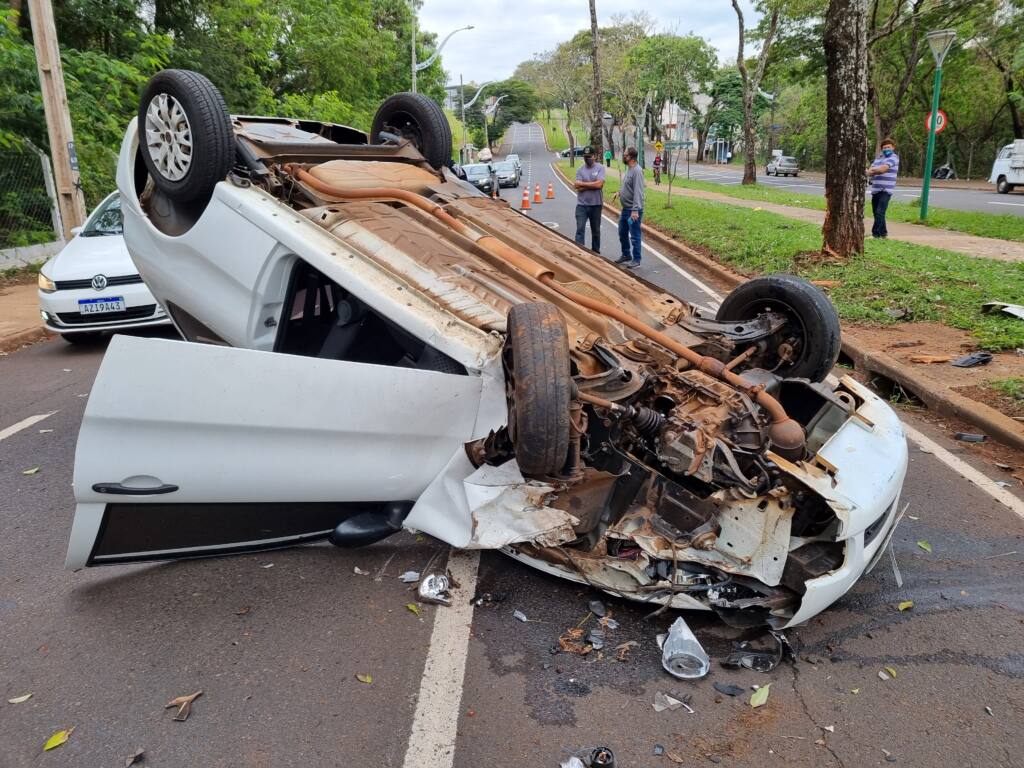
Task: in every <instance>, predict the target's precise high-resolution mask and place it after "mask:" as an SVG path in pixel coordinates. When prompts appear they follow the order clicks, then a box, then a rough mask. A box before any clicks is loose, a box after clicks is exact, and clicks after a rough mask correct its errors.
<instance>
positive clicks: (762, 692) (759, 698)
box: [750, 683, 772, 709]
mask: <svg viewBox="0 0 1024 768" xmlns="http://www.w3.org/2000/svg"><path fill="white" fill-rule="evenodd" d="M771 687H772V684H771V683H768V685H766V686H764V687H762V688H758V689H757V690H756V691H754V692H753V694H751V696H750V706H751V707H753V708H754V709H757V708H758V707H763V706H764V705H765V704H766V703H767V702H768V691H769V689H770V688H771Z"/></svg>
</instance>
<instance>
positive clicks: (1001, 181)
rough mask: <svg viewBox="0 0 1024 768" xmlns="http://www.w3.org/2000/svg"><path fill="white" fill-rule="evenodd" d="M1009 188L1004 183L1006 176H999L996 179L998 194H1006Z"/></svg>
mask: <svg viewBox="0 0 1024 768" xmlns="http://www.w3.org/2000/svg"><path fill="white" fill-rule="evenodd" d="M1011 189H1012V187H1011V186H1010V185H1009V184H1007V183H1006V177H1005V176H1000V177H999V178H998V179H997V180H996V192H998V193H999V194H1000V195H1005V194H1007V193H1008V192H1009V191H1010V190H1011Z"/></svg>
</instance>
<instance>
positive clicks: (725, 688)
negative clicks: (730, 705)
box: [712, 682, 743, 696]
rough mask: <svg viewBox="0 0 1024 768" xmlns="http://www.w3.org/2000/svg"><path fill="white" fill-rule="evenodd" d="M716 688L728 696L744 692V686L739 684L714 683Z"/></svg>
mask: <svg viewBox="0 0 1024 768" xmlns="http://www.w3.org/2000/svg"><path fill="white" fill-rule="evenodd" d="M712 685H713V686H714V689H715V690H716V691H718V692H719V693H724V694H725V695H726V696H739V695H740V694H741V693H743V688H741V687H740V686H738V685H730V684H729V683H718V682H716V683H712Z"/></svg>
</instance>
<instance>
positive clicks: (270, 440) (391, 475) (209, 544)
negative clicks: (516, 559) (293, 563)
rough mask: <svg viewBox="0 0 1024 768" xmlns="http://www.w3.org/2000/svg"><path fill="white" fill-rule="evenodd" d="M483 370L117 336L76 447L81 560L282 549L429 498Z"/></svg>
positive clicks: (467, 417)
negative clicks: (364, 515)
mask: <svg viewBox="0 0 1024 768" xmlns="http://www.w3.org/2000/svg"><path fill="white" fill-rule="evenodd" d="M480 392H481V380H480V378H479V377H475V376H459V375H451V374H444V373H436V372H433V371H422V370H414V369H408V368H395V367H387V366H378V365H367V364H362V363H352V362H345V361H336V360H321V359H317V358H311V357H301V356H297V355H285V354H278V353H273V352H260V351H254V350H248V349H235V348H231V347H221V346H212V345H203V344H193V343H188V342H180V341H170V340H163V339H140V338H132V337H127V336H115V337H114V339H113V340H112V341H111V343H110V347H109V348H108V350H107V353H106V356H105V357H104V360H103V364H102V366H101V367H100V371H99V374H98V376H97V377H96V382H95V384H94V386H93V389H92V393H91V394H90V396H89V402H88V405H87V406H86V410H85V417H84V419H83V422H82V428H81V432H80V433H79V438H78V448H77V451H76V455H75V476H74V491H75V500H76V502H77V506H76V510H75V520H74V524H73V526H72V531H71V541H70V543H69V545H68V557H67V567H68V568H81V567H83V566H87V565H102V564H107V563H124V562H135V561H142V560H167V559H173V558H181V557H199V556H204V555H216V554H226V553H230V552H243V551H253V550H258V549H265V548H270V547H279V546H285V545H289V544H294V543H298V542H302V541H309V540H312V539H316V538H322V537H325V536H326V535H327V534H328V533H330V531H332V530H333V529H334V528H335V526H337V525H338V523H340V522H342V521H343V520H344V519H346V518H347V517H350V516H351V515H352V514H354V513H357V512H362V511H366V510H368V509H373V508H374V505H377V504H380V503H383V502H392V501H415V500H416V499H417V498H418V497H419V495H420V494H421V493H422V492H423V490H424V489H425V488H426V487H427V486H428V485H429V484H430V482H431V481H432V480H433V479H434V478H435V477H436V476H437V475H438V473H440V472H441V471H442V470H443V469H444V467H445V465H446V464H447V463H448V461H449V459H451V457H452V456H453V455H454V454H455V453H456V451H457V450H460V449H461V448H462V446H463V444H464V443H465V442H467V441H468V440H470V439H471V435H472V432H473V427H474V423H475V421H476V415H477V408H478V404H479V400H480Z"/></svg>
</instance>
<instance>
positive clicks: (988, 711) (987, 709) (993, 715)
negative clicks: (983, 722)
mask: <svg viewBox="0 0 1024 768" xmlns="http://www.w3.org/2000/svg"><path fill="white" fill-rule="evenodd" d="M985 712H986V713H988V714H990V715H992V717H995V716H996V713H995V712H993V711H992V707H985Z"/></svg>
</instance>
